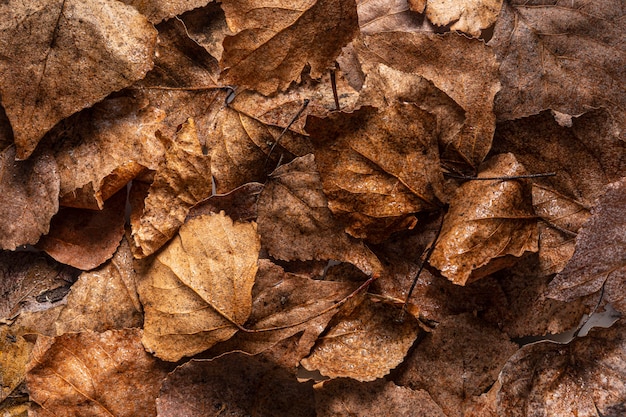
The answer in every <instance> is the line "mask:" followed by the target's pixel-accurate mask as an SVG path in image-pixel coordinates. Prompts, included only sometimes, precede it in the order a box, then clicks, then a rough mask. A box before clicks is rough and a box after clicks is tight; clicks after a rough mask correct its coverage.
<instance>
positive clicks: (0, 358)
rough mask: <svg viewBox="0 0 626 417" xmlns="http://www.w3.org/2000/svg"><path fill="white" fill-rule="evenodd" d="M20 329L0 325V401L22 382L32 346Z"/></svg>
mask: <svg viewBox="0 0 626 417" xmlns="http://www.w3.org/2000/svg"><path fill="white" fill-rule="evenodd" d="M20 333H21V329H15V328H13V327H9V326H7V325H0V352H2V354H0V381H1V385H0V403H2V402H3V401H4V400H5V399H6V398H7V397H9V396H10V395H11V393H12V392H13V390H15V389H16V388H17V387H18V385H20V384H21V383H22V382H24V377H25V375H26V371H25V369H26V364H27V363H28V359H29V356H30V352H31V350H32V348H33V344H32V343H29V342H27V341H26V340H25V339H24V338H23V337H22V334H20Z"/></svg>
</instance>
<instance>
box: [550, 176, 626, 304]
mask: <svg viewBox="0 0 626 417" xmlns="http://www.w3.org/2000/svg"><path fill="white" fill-rule="evenodd" d="M624 207H626V178H622V179H621V180H620V181H617V182H614V183H612V184H609V185H608V186H607V187H605V192H604V194H603V195H602V196H601V197H600V198H599V200H598V204H597V205H596V207H594V209H593V211H592V215H591V217H590V218H589V221H588V222H587V223H585V225H584V226H583V227H582V229H581V231H580V233H579V234H578V236H577V237H576V252H574V256H573V257H572V259H570V261H569V262H568V263H567V265H566V266H565V269H563V271H562V272H561V273H560V274H558V275H557V276H556V278H554V280H553V281H552V282H551V283H550V287H549V292H548V296H549V297H550V298H554V299H557V300H561V301H571V300H574V299H576V298H579V297H582V296H585V295H588V294H593V293H597V292H598V291H600V290H601V289H602V288H604V292H603V293H604V297H605V298H606V300H607V301H608V302H610V303H611V304H612V305H613V306H614V307H615V308H616V309H617V310H618V311H620V312H622V313H626V298H625V297H626V293H625V292H624V290H625V286H626V266H625V265H624V258H625V257H626V217H624Z"/></svg>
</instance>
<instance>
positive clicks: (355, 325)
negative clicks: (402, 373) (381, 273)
mask: <svg viewBox="0 0 626 417" xmlns="http://www.w3.org/2000/svg"><path fill="white" fill-rule="evenodd" d="M399 314H400V310H398V309H395V308H392V307H390V306H389V305H386V304H382V303H375V302H373V301H370V300H368V299H365V300H364V301H363V302H361V304H359V305H358V306H357V307H356V308H355V309H354V310H353V311H352V312H350V313H349V314H346V315H343V317H339V316H338V317H337V322H336V323H335V324H334V325H333V326H332V327H331V328H330V330H328V332H327V333H326V334H325V335H324V337H323V338H321V339H320V340H319V341H318V343H317V344H316V345H315V347H314V348H313V351H312V352H311V355H309V356H308V357H306V358H304V359H302V361H301V363H302V366H304V368H306V369H308V370H309V371H311V370H318V371H319V372H320V373H321V374H322V375H326V376H329V377H331V378H336V377H350V378H353V379H356V380H357V381H373V380H375V379H376V378H381V377H383V376H385V375H387V374H388V373H389V371H390V370H391V369H393V368H395V367H396V366H398V365H399V364H400V363H401V362H402V361H403V360H404V356H405V355H406V354H407V352H408V350H409V348H410V347H411V345H412V344H413V342H414V341H415V338H416V337H417V335H418V333H419V331H420V328H419V325H418V323H417V320H415V319H414V318H413V317H412V316H406V317H405V319H404V321H403V322H399V321H398V315H399Z"/></svg>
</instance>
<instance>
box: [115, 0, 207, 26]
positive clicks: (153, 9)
mask: <svg viewBox="0 0 626 417" xmlns="http://www.w3.org/2000/svg"><path fill="white" fill-rule="evenodd" d="M121 1H122V2H123V3H126V4H129V5H131V6H134V7H135V8H137V10H139V13H141V14H142V15H144V16H146V17H147V18H148V20H149V21H150V22H152V23H154V24H157V23H159V22H160V21H162V20H165V19H169V18H171V17H174V16H176V15H179V14H182V13H184V12H186V11H188V10H192V9H195V8H196V7H202V6H205V5H206V4H207V3H209V2H210V1H211V0H176V1H172V0H121Z"/></svg>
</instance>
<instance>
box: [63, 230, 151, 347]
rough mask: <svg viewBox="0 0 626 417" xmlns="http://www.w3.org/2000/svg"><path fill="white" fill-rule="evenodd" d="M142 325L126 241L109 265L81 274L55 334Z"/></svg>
mask: <svg viewBox="0 0 626 417" xmlns="http://www.w3.org/2000/svg"><path fill="white" fill-rule="evenodd" d="M142 324H143V314H142V311H141V304H140V303H139V296H138V295H137V288H136V283H135V272H134V270H133V255H132V253H131V251H130V246H129V244H128V241H127V240H126V239H123V240H122V243H121V245H120V246H119V247H118V249H117V252H116V253H115V256H113V258H112V259H111V260H110V261H109V262H107V263H106V264H104V265H102V266H101V267H100V268H98V269H95V270H93V271H90V272H84V273H82V274H81V275H80V276H79V277H78V281H76V283H74V285H72V288H71V290H70V293H69V294H68V296H67V304H66V305H65V306H64V307H63V309H62V310H61V313H60V314H59V317H58V318H57V320H56V323H55V326H56V332H57V335H61V334H63V333H69V332H76V333H78V332H83V331H86V330H91V331H94V332H104V331H106V330H114V329H125V328H131V327H141V325H142Z"/></svg>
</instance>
